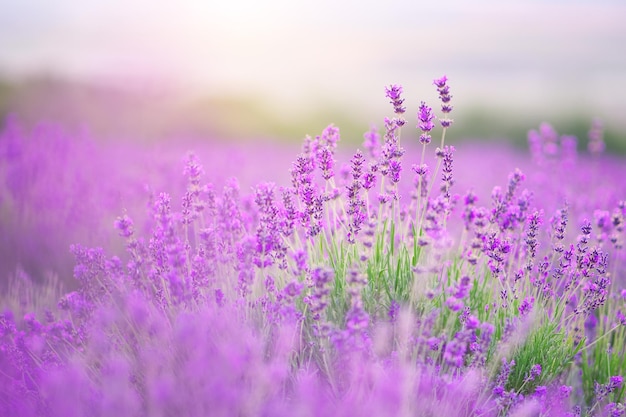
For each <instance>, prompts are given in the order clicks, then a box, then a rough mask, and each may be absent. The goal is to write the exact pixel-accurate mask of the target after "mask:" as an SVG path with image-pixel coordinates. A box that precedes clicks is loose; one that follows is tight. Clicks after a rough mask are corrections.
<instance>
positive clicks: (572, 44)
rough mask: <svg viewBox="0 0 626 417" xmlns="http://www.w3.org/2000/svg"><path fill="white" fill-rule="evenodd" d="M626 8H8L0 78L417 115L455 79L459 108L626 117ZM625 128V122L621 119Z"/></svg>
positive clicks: (63, 1) (238, 3)
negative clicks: (396, 90) (57, 79)
mask: <svg viewBox="0 0 626 417" xmlns="http://www.w3.org/2000/svg"><path fill="white" fill-rule="evenodd" d="M625 22H626V2H623V1H608V0H604V1H602V0H600V1H597V0H595V1H594V0H589V1H582V0H578V1H576V0H574V1H565V0H561V1H557V0H543V1H539V0H524V1H522V0H500V1H495V0H474V1H465V0H442V1H435V0H432V1H422V0H417V1H415V0H414V1H411V0H390V1H385V2H383V1H368V0H360V1H356V0H315V1H312V0H303V1H296V0H264V1H258V0H228V1H213V0H203V1H202V0H180V1H176V2H174V1H171V0H167V1H166V0H133V1H129V0H106V1H104V0H80V1H76V0H0V75H4V76H5V77H6V76H8V77H14V78H15V77H17V78H19V77H25V76H30V75H33V74H40V73H48V74H54V75H58V76H63V77H68V78H74V79H79V80H90V81H93V80H95V81H99V82H108V83H116V84H119V85H124V86H127V87H129V88H138V89H141V88H164V89H169V88H172V89H177V90H181V91H185V92H187V93H189V94H197V95H203V94H209V95H211V94H212V95H229V94H233V95H254V96H255V97H260V98H261V99H262V100H263V101H264V102H266V103H267V106H268V107H271V108H274V109H278V110H279V111H284V112H285V114H286V115H288V114H289V112H298V111H307V109H308V108H309V106H311V105H313V104H318V103H320V102H333V103H335V105H337V106H344V107H346V108H350V109H354V110H355V111H363V112H365V113H367V112H379V111H380V109H381V108H383V107H384V106H388V103H386V101H385V99H384V96H383V94H384V86H385V85H389V84H391V83H399V84H402V85H403V86H404V88H405V95H406V96H407V102H409V101H410V102H413V103H414V106H415V107H417V105H418V104H419V101H420V100H422V99H426V100H434V99H436V95H434V89H433V88H432V85H431V81H432V79H434V78H436V77H439V76H441V75H443V74H447V75H448V77H449V78H450V85H451V87H452V88H453V95H454V100H455V103H456V104H457V106H464V105H467V106H469V105H474V104H478V105H485V106H487V107H493V108H503V107H504V108H507V109H510V111H512V112H515V111H518V110H519V111H533V110H534V111H539V112H541V111H544V110H545V111H546V112H549V111H553V110H554V109H555V108H559V109H563V110H564V111H566V110H569V109H574V108H576V109H579V108H584V109H586V108H588V109H589V111H590V112H595V113H599V114H600V115H606V116H605V117H607V118H611V117H613V118H614V119H615V120H618V121H619V120H622V119H623V117H621V116H620V115H621V114H623V112H624V110H626V24H625ZM625 123H626V122H625Z"/></svg>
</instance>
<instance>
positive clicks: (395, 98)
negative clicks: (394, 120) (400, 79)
mask: <svg viewBox="0 0 626 417" xmlns="http://www.w3.org/2000/svg"><path fill="white" fill-rule="evenodd" d="M385 95H386V96H387V97H388V98H389V99H390V100H391V101H390V103H391V104H393V111H394V113H396V114H402V113H404V112H405V110H406V108H405V107H402V103H404V99H402V98H400V96H401V95H402V86H400V85H397V84H392V85H390V86H389V87H385Z"/></svg>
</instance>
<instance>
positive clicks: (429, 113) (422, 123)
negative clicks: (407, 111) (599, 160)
mask: <svg viewBox="0 0 626 417" xmlns="http://www.w3.org/2000/svg"><path fill="white" fill-rule="evenodd" d="M434 119H435V115H434V114H433V110H432V108H431V107H429V106H427V105H426V103H425V102H423V101H422V103H421V104H420V108H419V111H418V112H417V120H418V121H419V123H418V124H417V127H418V128H419V129H420V130H421V131H422V134H421V135H420V143H421V144H423V145H428V144H429V143H430V139H431V137H430V134H429V133H430V131H431V130H432V129H433V127H435V123H434V122H433V120H434Z"/></svg>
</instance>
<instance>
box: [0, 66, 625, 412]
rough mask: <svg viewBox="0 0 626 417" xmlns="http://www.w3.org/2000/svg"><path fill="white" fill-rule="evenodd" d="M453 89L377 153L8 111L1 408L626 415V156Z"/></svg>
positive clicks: (402, 116) (386, 128) (2, 183)
mask: <svg viewBox="0 0 626 417" xmlns="http://www.w3.org/2000/svg"><path fill="white" fill-rule="evenodd" d="M432 84H433V85H432V89H433V91H436V93H437V94H438V96H439V102H438V103H426V102H423V101H420V99H419V98H414V97H408V96H407V97H405V95H404V93H403V89H402V87H401V86H399V85H390V86H387V87H385V88H384V90H382V92H381V100H386V101H389V102H390V106H389V114H388V117H385V115H381V119H380V124H379V125H378V126H374V127H371V128H369V127H368V126H364V128H363V131H364V132H365V133H364V135H363V138H362V140H361V141H360V142H361V143H360V145H359V146H358V149H357V148H355V147H354V146H353V145H352V144H351V143H346V142H349V141H345V140H341V130H340V129H341V126H335V125H333V124H330V125H329V126H328V127H327V128H326V129H324V130H323V131H322V132H319V133H318V135H313V136H306V137H305V138H304V140H303V141H302V144H301V146H299V145H294V144H289V143H281V142H264V143H261V142H251V141H248V142H240V143H235V144H232V143H225V142H213V141H208V140H206V139H205V138H191V139H189V138H187V139H185V140H179V141H173V142H169V143H158V144H152V145H151V144H139V143H134V142H121V141H118V142H105V141H97V140H94V139H93V138H91V137H90V136H89V135H87V134H82V133H76V132H74V133H71V132H68V131H65V130H64V128H63V127H62V126H55V125H50V124H42V125H39V126H38V127H36V128H32V129H31V128H27V127H25V126H23V125H22V124H21V123H20V120H19V118H18V117H12V118H10V119H8V120H7V121H6V123H5V127H4V130H3V131H2V132H0V234H1V236H0V273H1V274H2V275H1V276H0V285H1V286H2V291H3V292H2V297H1V298H0V300H1V307H2V310H1V311H0V313H1V315H0V416H64V417H71V416H225V417H226V416H228V417H230V416H268V417H269V416H285V417H286V416H302V417H305V416H511V417H513V416H516V417H522V416H529V417H530V416H546V417H547V416H557V417H565V416H611V417H614V416H623V415H625V414H626V412H625V410H626V385H625V383H624V380H623V379H624V375H625V374H626V359H624V357H625V356H624V355H625V354H626V254H625V251H624V248H623V246H624V239H625V237H626V236H625V234H624V223H625V217H626V181H624V178H626V161H625V160H624V159H623V157H619V156H615V155H610V154H608V153H607V152H606V151H605V144H604V140H603V127H602V123H601V121H599V120H597V121H594V123H593V124H592V125H591V126H589V133H588V136H587V137H579V138H577V137H574V136H569V135H562V134H560V133H559V132H557V131H556V130H555V129H554V128H553V127H552V126H551V125H549V124H548V123H544V124H541V125H540V126H537V127H532V126H529V129H530V130H529V132H528V146H527V149H526V150H524V151H521V150H519V149H514V148H512V147H509V146H507V145H506V144H495V143H493V142H488V143H487V142H475V143H474V142H460V143H459V144H458V145H457V144H455V146H451V145H449V144H447V143H446V134H447V132H451V131H452V130H454V129H456V128H459V126H457V125H455V124H454V121H453V118H454V116H455V114H456V113H462V112H463V109H462V108H460V106H458V107H455V106H454V99H452V95H451V91H452V92H454V91H453V90H451V87H450V85H449V82H448V79H447V78H446V77H445V76H444V77H442V78H437V79H435V80H434V82H433V83H432ZM452 88H454V85H453V86H452ZM405 99H406V100H407V101H417V103H419V111H418V113H417V115H415V114H409V113H408V112H406V109H405V104H406V103H405ZM453 107H455V108H454V109H453ZM330 122H332V120H329V123H330ZM408 132H410V134H409V136H415V135H414V133H415V132H417V136H418V137H419V138H418V139H415V140H413V139H411V140H407V139H406V138H401V137H402V134H405V136H406V135H407V133H408ZM304 134H305V132H303V135H304ZM462 135H463V132H457V133H456V136H457V137H459V136H462Z"/></svg>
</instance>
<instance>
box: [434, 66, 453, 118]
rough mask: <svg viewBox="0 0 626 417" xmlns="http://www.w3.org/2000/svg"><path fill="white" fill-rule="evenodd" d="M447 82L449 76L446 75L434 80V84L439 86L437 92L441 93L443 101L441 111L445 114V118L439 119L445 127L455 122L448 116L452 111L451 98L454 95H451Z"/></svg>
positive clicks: (440, 96) (440, 98) (440, 97)
mask: <svg viewBox="0 0 626 417" xmlns="http://www.w3.org/2000/svg"><path fill="white" fill-rule="evenodd" d="M447 83H448V77H446V76H445V75H444V76H443V77H441V78H438V79H435V80H434V81H433V84H435V86H436V87H437V92H438V93H439V100H440V101H441V112H442V113H443V114H444V118H441V119H439V122H440V123H441V126H442V127H443V128H444V129H445V128H448V127H450V126H451V125H452V123H453V122H454V120H452V119H449V118H448V117H447V115H448V114H450V112H452V106H451V105H450V100H451V99H452V96H451V95H450V87H449V86H448V84H447Z"/></svg>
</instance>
